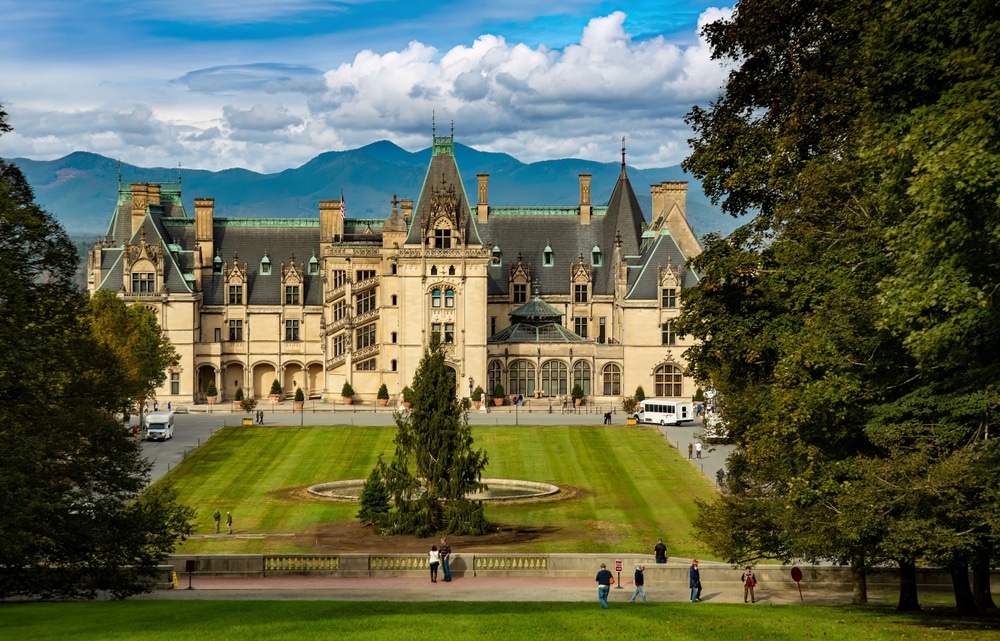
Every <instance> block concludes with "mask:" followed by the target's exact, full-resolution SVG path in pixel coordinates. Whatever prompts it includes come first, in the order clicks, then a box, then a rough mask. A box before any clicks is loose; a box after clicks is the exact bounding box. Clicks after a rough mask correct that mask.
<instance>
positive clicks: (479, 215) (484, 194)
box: [476, 174, 490, 223]
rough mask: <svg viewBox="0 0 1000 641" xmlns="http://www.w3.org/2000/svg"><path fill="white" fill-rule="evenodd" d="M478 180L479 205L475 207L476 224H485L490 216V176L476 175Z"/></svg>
mask: <svg viewBox="0 0 1000 641" xmlns="http://www.w3.org/2000/svg"><path fill="white" fill-rule="evenodd" d="M476 178H478V179H479V203H478V205H477V206H476V222H478V223H485V222H486V221H487V219H488V218H489V215H490V175H489V174H476Z"/></svg>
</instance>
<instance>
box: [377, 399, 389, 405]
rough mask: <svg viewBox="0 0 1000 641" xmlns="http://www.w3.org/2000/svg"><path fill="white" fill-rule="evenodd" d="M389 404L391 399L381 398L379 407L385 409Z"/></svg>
mask: <svg viewBox="0 0 1000 641" xmlns="http://www.w3.org/2000/svg"><path fill="white" fill-rule="evenodd" d="M388 404H389V399H387V398H380V399H378V406H379V407H385V406H386V405H388Z"/></svg>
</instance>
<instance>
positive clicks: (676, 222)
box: [652, 180, 701, 258]
mask: <svg viewBox="0 0 1000 641" xmlns="http://www.w3.org/2000/svg"><path fill="white" fill-rule="evenodd" d="M687 190H688V184H687V181H686V180H668V181H664V182H661V183H660V184H659V185H652V192H653V219H654V220H656V218H657V217H662V218H664V219H665V221H666V226H667V230H668V231H669V232H670V235H671V236H672V237H673V238H674V240H675V241H677V246H678V247H680V248H681V251H682V252H684V256H685V257H686V258H694V257H695V256H697V255H698V254H700V253H701V244H700V243H699V242H698V237H697V236H695V234H694V230H692V229H691V225H690V223H688V220H687Z"/></svg>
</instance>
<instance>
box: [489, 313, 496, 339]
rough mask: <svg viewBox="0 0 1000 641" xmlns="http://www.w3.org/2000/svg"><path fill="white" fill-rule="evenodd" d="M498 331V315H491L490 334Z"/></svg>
mask: <svg viewBox="0 0 1000 641" xmlns="http://www.w3.org/2000/svg"><path fill="white" fill-rule="evenodd" d="M496 333H497V317H496V316H490V336H493V335H494V334H496Z"/></svg>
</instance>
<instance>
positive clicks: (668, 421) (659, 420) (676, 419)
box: [635, 398, 694, 425]
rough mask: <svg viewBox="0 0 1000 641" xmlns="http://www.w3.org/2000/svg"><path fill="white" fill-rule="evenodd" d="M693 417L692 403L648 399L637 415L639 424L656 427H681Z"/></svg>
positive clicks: (641, 404) (644, 401)
mask: <svg viewBox="0 0 1000 641" xmlns="http://www.w3.org/2000/svg"><path fill="white" fill-rule="evenodd" d="M693 417H694V412H693V411H692V409H691V402H690V401H681V400H677V399H672V398H647V399H645V400H643V401H642V402H641V403H639V411H638V412H636V413H635V420H636V421H637V422H639V423H652V424H654V425H680V424H681V423H687V422H689V421H691V420H692V419H693Z"/></svg>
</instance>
